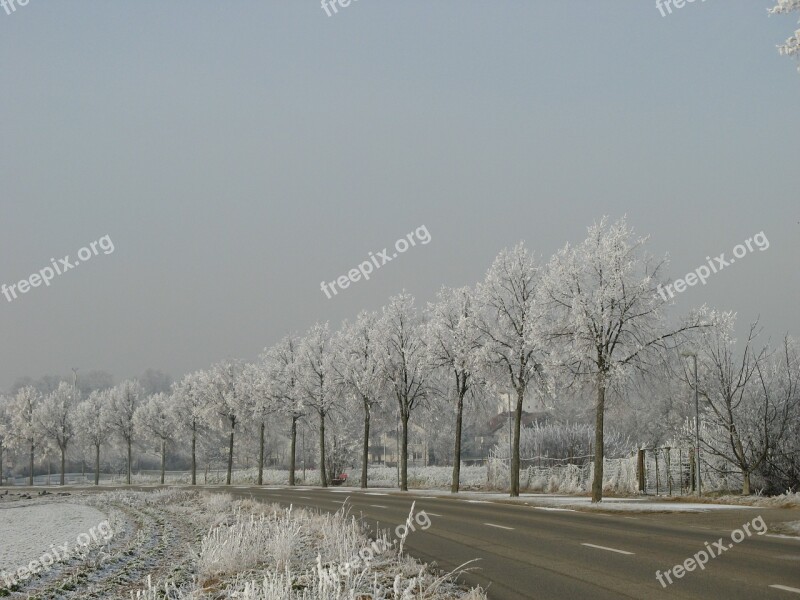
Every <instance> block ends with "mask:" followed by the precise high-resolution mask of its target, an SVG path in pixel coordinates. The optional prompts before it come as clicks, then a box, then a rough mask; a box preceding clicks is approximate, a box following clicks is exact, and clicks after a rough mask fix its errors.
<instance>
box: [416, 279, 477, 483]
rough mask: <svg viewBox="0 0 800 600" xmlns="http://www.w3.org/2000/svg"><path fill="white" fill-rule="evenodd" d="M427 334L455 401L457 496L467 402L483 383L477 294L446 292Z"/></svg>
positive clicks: (462, 290)
mask: <svg viewBox="0 0 800 600" xmlns="http://www.w3.org/2000/svg"><path fill="white" fill-rule="evenodd" d="M428 315H429V318H428V323H427V327H426V331H425V338H426V347H427V350H428V358H429V360H430V362H431V365H432V366H433V367H434V368H437V369H440V370H441V371H443V372H444V376H445V377H446V378H449V379H450V381H451V385H448V386H447V387H445V388H444V389H446V390H447V396H452V397H448V398H447V400H455V405H456V426H455V444H454V449H453V481H452V484H451V486H450V491H451V492H452V493H454V494H455V493H457V492H458V489H459V484H460V479H461V441H462V439H461V438H462V426H463V420H464V399H465V398H466V397H467V394H468V393H471V392H473V390H474V388H475V386H476V385H478V384H479V383H480V380H479V376H478V374H479V372H480V365H481V356H482V355H481V349H482V346H483V338H484V335H483V333H482V331H481V328H480V327H479V326H478V319H477V306H476V302H475V297H474V291H473V290H472V289H471V288H468V287H462V288H458V289H452V288H443V289H442V290H440V291H439V294H438V296H437V301H436V303H434V304H429V305H428Z"/></svg>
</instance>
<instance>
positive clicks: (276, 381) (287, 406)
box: [261, 334, 305, 485]
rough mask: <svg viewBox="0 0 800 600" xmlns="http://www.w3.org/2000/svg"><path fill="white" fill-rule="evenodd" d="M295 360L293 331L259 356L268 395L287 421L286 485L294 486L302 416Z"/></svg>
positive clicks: (297, 354)
mask: <svg viewBox="0 0 800 600" xmlns="http://www.w3.org/2000/svg"><path fill="white" fill-rule="evenodd" d="M299 359H300V339H299V338H298V336H297V335H294V334H290V335H287V336H286V337H284V338H283V339H282V340H280V341H279V342H278V343H277V344H275V345H274V346H272V347H271V348H267V349H266V350H265V351H264V353H263V354H262V355H261V362H262V364H263V368H264V372H265V375H266V377H267V379H268V380H269V382H270V383H269V385H270V395H271V396H272V398H273V401H274V402H275V405H276V407H277V409H278V411H279V412H280V413H281V414H284V415H286V416H287V417H288V418H289V419H290V421H291V432H290V437H291V447H290V451H289V485H295V470H296V469H295V467H296V461H297V422H298V421H299V420H300V419H301V418H302V417H303V416H304V415H305V408H304V404H303V400H304V399H303V391H302V388H301V387H300V384H299V382H298V373H299V368H300V363H299Z"/></svg>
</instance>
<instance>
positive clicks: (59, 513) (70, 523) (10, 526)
mask: <svg viewBox="0 0 800 600" xmlns="http://www.w3.org/2000/svg"><path fill="white" fill-rule="evenodd" d="M105 519H106V516H105V515H104V514H103V513H102V512H100V511H99V510H97V509H96V508H92V507H89V506H83V505H80V504H68V503H62V502H50V503H47V504H33V505H23V506H0V531H2V532H3V535H2V540H3V543H2V544H0V571H3V570H5V571H8V572H11V571H15V570H16V569H18V568H19V567H23V566H25V565H27V564H28V563H29V562H30V561H32V560H34V559H37V558H39V557H40V556H42V554H44V553H45V552H46V551H47V550H49V548H50V545H51V544H54V545H56V546H59V545H61V544H64V543H65V542H69V545H70V548H72V547H73V546H75V545H76V544H77V541H76V540H77V537H78V535H80V534H81V533H88V532H89V530H90V529H91V528H92V527H97V525H98V524H99V523H101V522H102V521H104V520H105Z"/></svg>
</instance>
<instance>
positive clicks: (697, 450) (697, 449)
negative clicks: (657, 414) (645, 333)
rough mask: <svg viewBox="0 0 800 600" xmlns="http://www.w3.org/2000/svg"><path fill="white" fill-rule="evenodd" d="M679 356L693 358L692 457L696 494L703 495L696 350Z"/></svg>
mask: <svg viewBox="0 0 800 600" xmlns="http://www.w3.org/2000/svg"><path fill="white" fill-rule="evenodd" d="M681 356H685V357H688V356H691V357H692V358H693V359H694V445H695V451H694V459H695V470H696V471H697V495H698V496H702V495H703V489H702V487H701V480H700V399H699V391H698V389H697V353H696V352H682V353H681Z"/></svg>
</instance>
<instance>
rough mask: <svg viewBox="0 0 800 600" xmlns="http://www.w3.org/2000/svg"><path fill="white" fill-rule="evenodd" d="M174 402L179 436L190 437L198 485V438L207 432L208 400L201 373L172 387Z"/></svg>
mask: <svg viewBox="0 0 800 600" xmlns="http://www.w3.org/2000/svg"><path fill="white" fill-rule="evenodd" d="M171 396H172V402H173V407H174V415H175V423H176V428H177V434H178V435H185V436H188V437H189V438H190V440H191V446H192V458H191V461H192V464H191V470H192V485H197V436H198V434H200V433H202V432H204V431H205V429H206V428H205V424H206V417H207V415H208V399H207V397H206V395H205V394H204V393H202V388H201V375H200V373H199V372H194V373H189V374H187V375H184V377H183V379H181V380H180V382H178V383H176V384H174V385H173V387H172V394H171Z"/></svg>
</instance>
